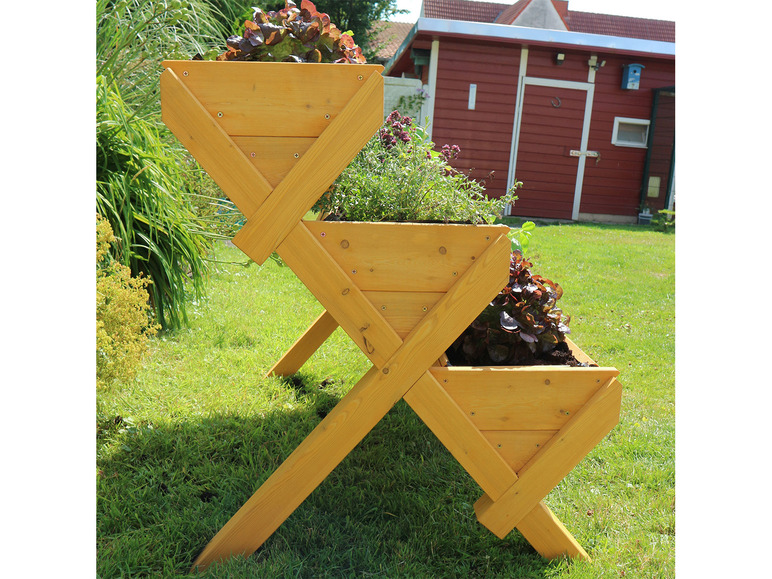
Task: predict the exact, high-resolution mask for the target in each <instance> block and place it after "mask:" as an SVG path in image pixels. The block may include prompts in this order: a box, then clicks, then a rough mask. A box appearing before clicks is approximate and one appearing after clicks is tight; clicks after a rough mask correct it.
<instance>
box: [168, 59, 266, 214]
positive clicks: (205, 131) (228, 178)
mask: <svg viewBox="0 0 772 579" xmlns="http://www.w3.org/2000/svg"><path fill="white" fill-rule="evenodd" d="M161 118H162V120H163V122H164V123H165V124H166V126H167V127H169V129H170V130H171V131H172V133H174V136H176V137H177V138H178V139H179V140H180V142H181V143H182V144H183V145H185V148H186V149H187V150H188V151H189V152H190V154H191V155H193V156H194V157H195V158H196V160H197V161H198V162H199V164H200V165H201V166H202V167H203V168H204V170H205V171H206V172H207V173H208V174H209V176H210V177H212V179H214V181H215V183H217V184H218V185H219V186H220V188H221V189H222V190H223V192H224V193H225V194H226V195H227V196H228V198H229V199H230V200H231V201H233V203H235V204H236V207H238V208H239V211H241V212H242V213H243V214H244V215H247V216H249V215H252V214H253V213H254V212H255V211H256V210H257V208H258V207H260V205H261V203H263V201H264V200H265V199H266V198H267V197H268V195H269V194H270V192H271V190H272V186H271V184H270V183H269V182H268V181H266V179H265V177H263V175H262V174H261V173H260V171H258V170H257V169H256V168H255V166H254V165H253V164H252V163H251V162H250V161H249V160H248V159H247V157H246V156H245V155H244V153H242V152H241V150H240V149H239V148H238V147H237V146H236V144H235V143H234V142H233V141H232V140H231V138H230V137H229V136H228V135H227V134H226V132H225V131H224V130H223V129H222V128H221V127H220V126H219V125H218V124H217V123H216V122H215V121H214V119H213V118H212V117H211V116H210V115H209V113H208V112H207V111H206V110H205V109H204V108H203V107H202V106H201V103H199V102H198V100H197V99H196V97H195V96H194V95H193V94H192V93H191V92H190V90H188V88H187V87H186V86H185V85H184V84H183V83H182V82H181V81H180V79H179V78H178V76H177V75H176V74H175V73H174V72H173V71H172V70H171V69H167V70H165V71H163V72H162V73H161Z"/></svg>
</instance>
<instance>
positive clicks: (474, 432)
mask: <svg viewBox="0 0 772 579" xmlns="http://www.w3.org/2000/svg"><path fill="white" fill-rule="evenodd" d="M164 66H165V67H166V70H165V71H164V73H163V75H162V77H161V104H162V114H163V119H164V122H165V123H166V124H167V125H168V126H169V128H170V129H171V130H172V131H173V132H174V134H175V135H176V136H177V137H178V138H179V139H180V141H181V142H182V143H183V144H184V145H185V146H186V147H187V148H188V150H189V151H190V152H191V154H193V155H194V156H195V158H196V159H197V160H198V161H199V163H200V164H201V165H202V166H203V168H204V169H205V170H206V171H207V172H208V173H209V174H210V175H211V176H212V177H213V178H214V180H215V181H216V182H217V183H218V184H219V185H220V187H221V188H222V189H223V191H224V192H225V193H226V194H227V195H228V196H229V197H230V199H231V200H232V201H233V202H234V203H235V204H236V205H237V206H238V207H239V209H240V210H241V212H242V213H243V214H244V215H245V216H246V217H247V222H246V224H245V225H244V227H243V228H242V229H241V230H240V231H239V232H238V234H237V235H236V236H235V237H234V239H233V242H234V244H236V245H237V246H238V247H239V248H241V249H242V250H243V251H244V252H245V253H246V254H247V255H249V256H250V257H251V258H252V259H253V260H255V261H256V262H258V263H263V262H264V261H265V259H267V257H268V256H269V255H270V254H271V253H272V252H273V251H277V252H278V253H279V255H280V256H281V257H282V259H283V260H284V261H285V263H286V264H287V265H288V266H289V267H290V268H292V270H293V271H294V272H295V273H296V275H297V276H298V277H299V278H300V279H301V281H302V282H303V283H304V284H305V285H306V286H307V287H308V289H309V290H310V291H311V292H312V293H313V294H314V295H315V296H316V298H317V299H318V300H319V301H320V302H321V303H322V305H323V306H324V307H325V312H324V313H323V314H322V315H321V316H320V317H319V319H318V320H317V321H316V322H315V323H314V325H313V326H312V327H311V328H310V329H309V330H308V332H306V334H304V336H302V337H301V338H300V339H299V340H298V341H297V342H296V344H295V345H294V346H293V347H292V348H291V349H290V351H289V352H288V353H287V354H285V356H284V357H283V358H282V360H280V361H279V363H277V365H276V366H275V367H274V368H273V369H272V371H271V372H272V373H274V374H287V373H292V372H295V371H297V369H299V368H300V366H301V365H302V364H303V362H305V360H306V359H307V358H308V357H309V356H310V355H311V354H312V353H313V352H314V351H315V350H316V349H317V348H318V347H319V346H320V345H321V343H323V342H324V341H325V339H326V338H327V337H328V336H329V335H330V333H332V331H333V330H334V329H335V328H336V327H338V326H340V327H342V328H343V329H344V330H345V331H346V333H347V334H348V335H349V336H350V337H351V338H352V339H353V340H354V342H355V343H356V344H357V345H358V346H359V348H360V349H361V350H362V352H364V353H365V355H366V356H367V357H368V358H369V359H370V361H371V362H372V364H373V366H372V368H371V369H370V371H369V372H367V373H366V374H365V376H363V377H362V379H361V380H360V381H359V382H358V383H357V384H356V385H355V386H354V387H353V388H352V389H351V391H350V392H349V393H348V394H347V395H346V396H345V397H344V398H343V399H342V400H341V401H340V402H339V403H338V405H337V406H336V407H335V409H333V411H331V412H330V413H329V414H328V415H327V416H326V417H325V419H324V420H323V421H322V422H321V423H320V424H319V425H318V426H317V428H316V429H315V430H314V431H313V432H312V433H311V434H310V435H309V436H308V437H307V438H306V439H305V440H304V441H303V442H302V443H301V444H300V446H299V447H298V448H297V449H296V450H295V451H294V452H293V453H292V455H291V456H290V457H289V458H288V459H287V460H286V461H285V462H284V463H283V464H282V465H281V466H280V467H279V469H277V471H276V472H274V473H273V474H272V475H271V476H270V477H269V478H268V480H267V481H266V482H265V483H264V484H263V485H262V486H261V487H260V489H258V491H257V492H256V493H255V494H254V495H253V496H252V498H250V499H249V501H247V503H246V504H245V505H244V506H243V507H242V508H241V509H240V510H239V511H238V512H237V513H236V514H235V515H234V516H233V518H232V519H231V520H230V521H229V522H228V523H227V524H226V525H225V526H224V527H223V528H222V529H221V530H220V532H219V533H218V534H217V535H216V536H215V537H214V539H212V541H211V542H210V543H209V544H208V545H207V546H206V548H205V549H204V550H203V552H202V553H201V554H200V555H199V557H198V559H197V560H196V562H195V566H198V567H206V566H208V565H209V564H210V563H212V562H214V561H218V560H221V559H224V558H227V557H230V556H232V555H234V554H244V555H249V554H251V553H252V552H254V551H255V550H256V549H257V548H258V547H259V546H260V545H262V544H263V542H264V541H265V540H266V539H267V538H268V537H269V536H270V535H271V534H272V533H273V531H274V530H276V528H278V526H279V525H281V523H282V522H283V521H284V520H285V519H286V518H287V517H288V516H289V515H290V514H291V513H292V512H293V511H294V510H295V508H297V506H298V505H299V504H300V503H301V502H302V501H303V500H304V499H305V498H306V497H307V496H308V495H309V494H310V493H311V492H312V491H313V490H314V489H315V488H316V486H318V485H319V484H320V483H321V482H322V481H323V480H324V478H325V477H326V476H327V475H328V474H329V473H330V472H331V471H332V469H333V468H334V467H335V466H336V465H337V464H338V463H339V462H340V461H341V460H342V459H343V458H344V457H345V456H346V455H347V454H348V453H349V452H350V451H351V450H352V449H353V448H354V446H356V444H357V443H358V442H359V441H360V440H361V439H362V438H363V437H364V436H365V435H366V434H367V433H368V432H369V431H370V429H372V427H373V426H374V425H375V424H376V423H377V422H378V421H379V420H380V419H381V418H382V417H383V416H384V415H385V414H386V413H387V412H388V411H389V409H390V408H391V407H392V406H393V405H394V404H395V403H396V402H397V401H398V400H400V399H402V398H404V399H405V400H406V401H407V402H408V404H410V406H411V407H412V408H413V409H414V410H415V411H416V412H417V414H418V415H419V416H420V417H421V419H422V420H423V421H424V422H425V423H426V424H427V425H428V426H429V427H430V428H431V429H432V431H433V432H434V433H435V434H436V435H437V436H438V438H439V439H440V440H441V441H442V443H443V444H444V445H445V446H447V448H448V449H449V450H450V451H451V452H452V454H453V455H454V456H455V457H456V459H458V460H459V462H460V463H461V464H462V465H463V466H464V468H465V469H466V470H467V471H468V472H469V474H470V475H471V476H472V477H473V478H474V479H475V480H476V481H477V482H478V484H479V485H480V486H481V488H482V489H483V491H484V493H485V494H484V495H483V496H482V498H481V499H480V500H479V501H478V502H477V504H476V505H475V511H476V513H477V516H478V519H479V520H480V522H481V523H483V524H484V525H485V526H486V527H488V528H489V529H490V530H491V531H493V532H494V533H495V534H496V535H498V536H500V537H503V536H505V535H506V534H507V533H509V532H510V531H511V530H512V529H513V528H515V527H517V528H518V529H519V530H520V531H521V532H522V533H523V535H524V536H525V537H526V538H527V539H528V541H529V542H530V543H531V544H532V545H533V546H534V548H535V549H536V550H537V551H539V552H540V553H541V554H542V555H544V556H547V557H555V556H559V555H569V556H574V557H583V558H587V553H586V552H585V551H584V550H583V549H582V547H581V546H580V545H579V544H578V543H577V542H576V541H575V540H574V538H573V537H572V536H571V534H570V533H569V532H568V531H567V530H566V529H565V527H564V526H563V525H562V524H561V523H560V521H558V520H557V518H556V517H555V516H554V515H553V514H552V513H551V512H550V510H549V509H548V508H547V507H546V506H545V505H544V503H543V502H542V499H543V498H544V496H545V495H546V494H547V493H548V492H549V491H550V490H551V489H552V488H553V487H554V486H555V485H556V484H558V482H559V481H560V480H561V479H562V478H563V477H564V476H565V475H566V474H567V473H568V472H569V471H570V470H571V469H572V468H573V467H574V466H575V465H576V464H577V463H578V462H579V461H580V460H581V459H582V458H583V457H584V456H585V455H586V454H587V453H588V452H589V451H590V450H591V449H592V448H593V447H594V446H595V445H596V444H597V443H598V442H599V441H600V440H601V439H602V438H603V436H605V434H606V433H608V431H609V430H610V429H611V428H612V427H613V426H614V425H615V424H616V423H617V421H618V419H619V407H620V401H621V387H620V385H619V383H618V382H617V381H616V379H615V377H616V376H617V374H618V372H617V370H616V369H614V368H599V367H587V368H567V367H529V368H512V367H503V368H473V367H461V368H459V367H453V368H446V367H443V366H442V365H441V364H440V363H439V362H438V361H441V360H442V358H443V356H444V352H445V350H446V349H447V348H448V347H449V346H450V344H451V343H452V342H453V341H454V340H455V339H456V337H457V336H459V335H460V333H461V332H462V331H463V330H464V329H465V328H466V327H467V326H468V325H469V324H470V323H471V322H472V321H473V320H474V319H475V318H476V317H477V315H478V314H479V313H480V312H481V311H482V310H483V309H484V307H485V306H486V305H487V304H488V303H489V302H490V300H491V299H492V298H493V297H494V296H495V295H496V294H497V293H498V292H499V291H500V290H501V289H502V288H503V287H504V286H505V285H506V283H507V282H508V278H509V257H510V243H509V240H508V239H507V237H506V233H507V231H508V228H507V227H506V226H502V225H482V226H475V225H445V224H409V223H347V222H319V221H314V222H305V221H303V220H302V217H303V215H305V214H306V213H307V211H308V210H309V209H310V207H311V206H312V205H313V204H314V203H315V202H316V200H317V199H318V198H319V197H320V196H321V194H322V193H324V191H325V190H326V189H327V188H328V187H329V186H330V185H331V184H332V182H333V181H334V180H335V178H336V177H337V176H338V175H339V174H340V172H341V171H342V170H343V169H344V168H345V167H346V165H348V163H349V162H350V161H351V159H353V157H354V156H355V155H356V153H357V152H358V151H359V150H360V149H361V148H362V146H364V144H365V143H366V142H367V140H368V139H369V138H370V137H371V136H372V135H373V134H374V133H375V131H376V130H377V129H378V128H379V127H380V125H381V123H382V119H383V110H382V107H383V79H382V77H381V74H380V73H381V70H382V67H380V66H370V65H325V64H294V63H293V64H289V63H240V62H236V63H234V62H202V61H169V62H165V63H164ZM570 345H571V347H572V350H573V352H574V355H575V356H576V357H577V358H579V359H580V360H583V361H589V358H587V356H586V355H585V354H584V353H583V352H581V351H580V350H579V349H578V348H577V347H576V346H575V345H574V344H570Z"/></svg>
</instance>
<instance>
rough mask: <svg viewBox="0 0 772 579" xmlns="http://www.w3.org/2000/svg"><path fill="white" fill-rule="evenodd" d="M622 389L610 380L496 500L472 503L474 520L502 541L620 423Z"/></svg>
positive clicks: (522, 469)
mask: <svg viewBox="0 0 772 579" xmlns="http://www.w3.org/2000/svg"><path fill="white" fill-rule="evenodd" d="M621 395H622V387H621V385H620V384H619V382H617V381H616V379H614V378H611V379H610V380H609V382H608V384H604V385H603V386H602V387H601V388H600V389H599V390H598V392H596V394H595V395H594V396H593V397H592V398H591V399H590V400H589V401H588V402H587V404H586V405H585V406H584V407H583V408H582V409H581V410H579V412H577V413H576V414H575V415H574V417H573V418H572V419H571V420H569V421H568V422H567V423H566V425H565V426H564V427H563V428H561V429H560V431H559V432H558V433H557V434H556V435H555V436H554V437H553V438H552V439H551V440H550V441H549V442H548V443H547V444H546V445H545V446H544V448H543V449H542V450H541V451H539V452H538V453H537V454H536V455H535V456H534V457H533V458H532V459H531V460H530V461H529V462H528V463H527V464H526V465H525V466H523V468H521V469H520V476H519V478H518V480H517V482H516V483H515V484H514V485H512V487H510V489H509V490H507V492H506V493H504V494H503V495H502V496H501V497H499V498H498V499H496V500H495V501H494V500H493V499H492V498H491V497H489V496H488V495H484V496H483V497H482V498H481V499H480V500H478V501H477V503H475V512H476V514H477V519H478V520H479V521H480V523H482V524H483V525H485V526H486V527H487V528H488V529H489V530H490V531H491V532H493V533H494V534H495V535H496V536H497V537H500V538H504V537H505V536H506V535H507V534H508V533H509V532H510V531H511V530H512V529H513V528H514V527H515V526H517V525H518V524H519V523H520V521H521V520H522V519H523V517H524V516H525V515H526V514H528V513H529V512H530V511H531V510H532V509H533V508H534V506H535V505H536V504H538V502H539V501H541V500H542V499H543V498H544V497H545V496H546V494H547V493H548V492H549V491H550V490H552V489H553V488H554V487H555V486H556V485H557V484H558V483H559V482H560V481H561V480H563V478H564V477H565V476H566V475H567V474H568V473H569V472H570V471H571V470H572V469H573V468H574V467H575V466H576V465H577V464H578V463H579V462H580V461H581V460H582V459H583V458H584V457H585V455H587V453H588V452H590V451H591V450H592V449H593V448H594V447H595V446H596V445H597V444H598V442H600V441H601V440H602V439H603V437H604V436H605V435H606V434H608V432H609V431H610V430H611V429H612V428H613V427H614V426H615V425H616V424H617V422H619V410H620V404H621Z"/></svg>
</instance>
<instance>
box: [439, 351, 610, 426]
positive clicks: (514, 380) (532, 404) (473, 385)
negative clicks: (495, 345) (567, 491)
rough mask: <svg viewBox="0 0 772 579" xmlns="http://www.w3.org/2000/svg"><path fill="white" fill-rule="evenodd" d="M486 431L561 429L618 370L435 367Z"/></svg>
mask: <svg viewBox="0 0 772 579" xmlns="http://www.w3.org/2000/svg"><path fill="white" fill-rule="evenodd" d="M432 374H434V376H435V377H436V378H437V379H438V380H439V381H440V383H442V384H443V387H444V388H445V389H446V391H447V392H448V394H449V395H450V396H451V398H453V399H454V400H455V401H456V403H457V404H458V405H459V407H460V408H461V409H462V410H463V411H464V412H465V413H466V414H467V415H469V416H470V418H471V420H472V422H473V423H474V424H475V425H476V426H477V428H479V429H480V430H558V429H559V428H560V427H561V426H563V424H565V423H566V422H567V421H568V420H569V419H570V418H571V417H572V416H573V415H574V414H576V412H577V411H578V410H579V409H580V408H581V407H582V406H583V405H584V404H585V403H586V402H587V400H589V399H590V397H591V396H592V395H593V394H594V393H595V392H596V391H597V390H598V389H599V388H601V387H602V386H603V384H605V383H606V382H607V381H608V379H609V378H611V377H613V376H616V375H618V374H619V371H618V370H616V369H615V368H570V367H568V366H532V367H527V366H521V367H506V366H501V367H491V368H482V367H472V368H469V367H450V368H432Z"/></svg>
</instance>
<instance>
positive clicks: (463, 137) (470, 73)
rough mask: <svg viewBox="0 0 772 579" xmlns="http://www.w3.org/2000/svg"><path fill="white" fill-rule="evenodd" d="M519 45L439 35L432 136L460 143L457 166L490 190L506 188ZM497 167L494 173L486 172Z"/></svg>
mask: <svg viewBox="0 0 772 579" xmlns="http://www.w3.org/2000/svg"><path fill="white" fill-rule="evenodd" d="M519 63H520V48H519V47H517V46H511V45H499V46H491V45H480V44H479V43H469V42H464V41H461V40H453V39H444V38H443V39H442V40H440V51H439V64H438V67H437V89H436V93H437V94H436V95H431V97H432V98H435V99H436V100H435V103H434V126H433V128H432V140H433V141H434V143H435V144H436V146H437V148H438V149H439V148H441V147H442V146H443V145H445V144H448V145H458V146H459V147H460V148H461V156H460V157H459V158H458V159H456V160H455V161H454V162H453V166H454V167H456V168H457V169H460V170H462V171H464V172H468V171H470V170H472V171H471V176H472V177H473V178H474V179H477V180H478V181H480V180H484V181H485V186H486V189H487V193H488V195H489V196H491V197H500V196H501V195H503V194H504V193H505V191H506V182H507V170H508V168H509V152H510V147H511V142H512V125H513V123H514V115H515V96H516V89H517V74H518V68H519ZM470 84H476V85H477V100H476V105H475V110H472V111H470V110H469V109H468V102H469V85H470ZM491 171H493V178H492V179H491V178H489V177H488V175H489V174H490V173H491Z"/></svg>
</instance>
